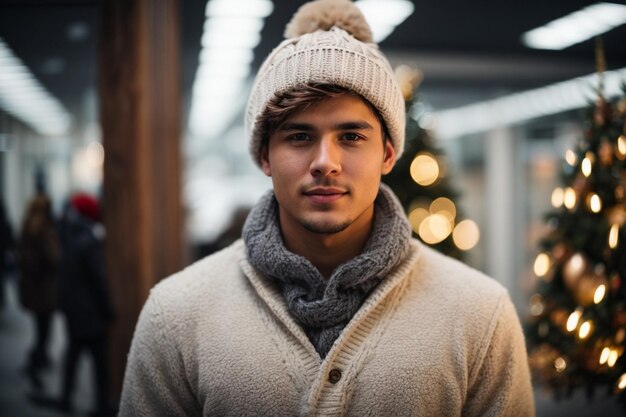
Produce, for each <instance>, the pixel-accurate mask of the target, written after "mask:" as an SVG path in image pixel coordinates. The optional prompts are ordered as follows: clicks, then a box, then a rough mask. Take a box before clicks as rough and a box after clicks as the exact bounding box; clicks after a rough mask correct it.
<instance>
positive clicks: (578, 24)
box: [522, 3, 626, 50]
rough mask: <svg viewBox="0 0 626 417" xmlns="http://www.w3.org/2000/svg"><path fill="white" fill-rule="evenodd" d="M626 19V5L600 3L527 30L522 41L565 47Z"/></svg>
mask: <svg viewBox="0 0 626 417" xmlns="http://www.w3.org/2000/svg"><path fill="white" fill-rule="evenodd" d="M624 23H626V5H623V4H616V3H597V4H594V5H591V6H588V7H585V8H584V9H581V10H578V11H576V12H573V13H570V14H568V15H567V16H564V17H561V18H559V19H557V20H553V21H552V22H550V23H548V24H546V25H544V26H541V27H538V28H536V29H533V30H531V31H528V32H526V33H524V34H523V35H522V42H523V43H524V45H526V46H528V47H530V48H535V49H552V50H561V49H564V48H567V47H569V46H571V45H575V44H577V43H580V42H583V41H585V40H587V39H589V38H592V37H594V36H597V35H600V34H602V33H605V32H608V31H609V30H611V29H613V28H614V27H617V26H620V25H622V24H624Z"/></svg>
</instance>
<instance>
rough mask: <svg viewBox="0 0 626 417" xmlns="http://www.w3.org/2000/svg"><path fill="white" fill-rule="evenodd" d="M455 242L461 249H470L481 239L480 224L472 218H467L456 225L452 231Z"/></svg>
mask: <svg viewBox="0 0 626 417" xmlns="http://www.w3.org/2000/svg"><path fill="white" fill-rule="evenodd" d="M452 239H453V240H454V244H455V245H456V246H457V247H458V248H459V249H461V250H470V249H472V248H473V247H474V246H476V245H477V244H478V241H479V240H480V230H479V229H478V225H477V224H476V223H475V222H473V221H472V220H469V219H466V220H463V221H461V222H459V224H457V225H456V227H455V228H454V231H453V232H452Z"/></svg>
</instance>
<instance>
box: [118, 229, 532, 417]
mask: <svg viewBox="0 0 626 417" xmlns="http://www.w3.org/2000/svg"><path fill="white" fill-rule="evenodd" d="M412 245H413V250H412V251H411V254H410V255H409V256H408V257H407V259H406V260H404V261H403V262H402V263H401V264H400V266H399V267H398V268H397V269H396V270H395V271H394V272H393V273H392V274H391V275H390V276H389V277H387V279H386V280H385V281H383V282H382V283H381V284H380V285H379V286H378V287H377V288H376V289H375V290H374V291H373V293H372V294H371V295H370V297H369V298H368V299H367V300H366V301H365V303H364V304H363V306H362V307H361V309H360V310H359V311H358V312H357V313H356V315H355V316H354V317H353V319H352V320H351V321H350V323H349V324H348V326H347V327H346V328H345V329H344V331H343V333H342V334H341V335H340V336H339V338H338V339H337V340H336V342H335V344H334V345H333V347H332V349H331V351H330V352H329V353H328V355H327V356H326V358H325V359H324V360H323V361H322V360H320V357H319V355H318V354H317V352H316V351H315V349H314V348H313V346H312V344H311V343H310V342H309V340H308V338H307V336H306V334H305V333H304V331H303V330H302V329H301V328H300V327H299V326H298V324H297V323H296V322H295V321H294V319H293V318H292V317H291V316H290V314H289V312H288V309H287V307H286V305H285V302H284V299H283V296H282V295H281V293H280V292H279V290H278V289H277V288H276V287H275V286H274V284H272V282H271V281H269V280H267V279H264V278H263V277H261V276H260V275H259V274H258V272H257V271H255V270H254V268H252V267H251V266H250V265H249V263H248V262H247V260H246V256H245V248H244V245H243V243H242V242H241V241H238V242H236V243H235V244H233V245H232V246H230V247H229V248H227V249H225V250H223V251H221V252H219V253H217V254H214V255H212V256H210V257H208V258H205V259H204V260H201V261H199V262H197V263H195V264H194V265H192V266H190V267H188V268H187V269H185V270H184V271H182V272H180V273H178V274H175V275H174V276H172V277H170V278H168V279H166V280H164V281H162V282H161V283H159V284H158V285H157V286H155V288H154V289H153V290H152V292H151V295H150V297H149V299H148V301H147V302H146V304H145V306H144V308H143V311H142V313H141V316H140V318H139V322H138V324H137V328H136V330H135V335H134V339H133V343H132V347H131V350H130V354H129V357H128V365H127V368H126V376H125V380H124V388H123V393H122V401H121V407H120V416H351V417H352V416H354V417H357V416H358V417H361V416H390V417H391V416H393V417H399V416H516V417H517V416H520V417H523V416H533V415H534V403H533V397H532V389H531V384H530V376H529V372H528V365H527V356H526V349H525V345H524V337H523V334H522V330H521V327H520V324H519V319H518V317H517V315H516V312H515V309H514V307H513V305H512V303H511V301H510V299H509V296H508V294H507V292H506V290H505V289H504V288H503V287H502V286H501V285H500V284H498V283H497V282H495V281H494V280H492V279H490V278H488V277H486V276H484V275H482V274H480V273H479V272H477V271H475V270H472V269H470V268H468V267H467V266H464V265H463V264H461V263H459V262H457V261H454V260H452V259H450V258H447V257H445V256H443V255H441V254H439V253H437V252H435V251H433V250H432V249H430V248H428V247H426V246H424V245H421V244H419V243H418V242H417V241H414V242H412Z"/></svg>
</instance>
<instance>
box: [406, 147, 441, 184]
mask: <svg viewBox="0 0 626 417" xmlns="http://www.w3.org/2000/svg"><path fill="white" fill-rule="evenodd" d="M410 171H411V178H413V181H415V182H416V183H418V184H419V185H422V186H428V185H431V184H433V183H434V182H435V181H437V178H439V164H438V163H437V159H436V158H435V157H434V156H433V155H432V154H430V153H427V152H422V153H419V154H417V155H416V156H415V159H413V162H411V168H410Z"/></svg>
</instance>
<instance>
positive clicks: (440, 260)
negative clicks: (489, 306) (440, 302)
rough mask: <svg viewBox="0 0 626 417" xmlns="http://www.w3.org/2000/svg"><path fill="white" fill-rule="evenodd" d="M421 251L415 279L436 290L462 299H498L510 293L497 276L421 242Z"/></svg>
mask: <svg viewBox="0 0 626 417" xmlns="http://www.w3.org/2000/svg"><path fill="white" fill-rule="evenodd" d="M418 246H419V248H418V250H419V251H420V256H419V260H418V262H417V264H416V268H417V274H415V279H417V280H418V281H419V282H422V283H423V284H424V286H426V287H429V288H432V289H433V290H434V291H436V292H441V293H446V294H447V295H448V296H449V297H455V298H457V299H458V300H459V301H468V300H482V301H485V300H487V299H493V300H499V299H500V298H502V296H503V295H505V294H506V293H507V290H506V288H505V287H504V286H503V285H502V284H500V283H499V282H498V281H496V280H495V279H493V278H491V277H489V276H487V275H486V274H484V273H483V272H481V271H478V270H477V269H474V268H472V267H470V266H468V265H466V264H464V263H463V262H461V261H459V260H456V259H454V258H451V257H449V256H446V255H444V254H442V253H440V252H438V251H436V250H435V249H432V248H430V247H428V246H426V245H424V244H422V243H418Z"/></svg>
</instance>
